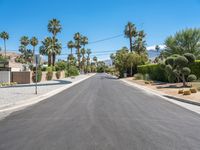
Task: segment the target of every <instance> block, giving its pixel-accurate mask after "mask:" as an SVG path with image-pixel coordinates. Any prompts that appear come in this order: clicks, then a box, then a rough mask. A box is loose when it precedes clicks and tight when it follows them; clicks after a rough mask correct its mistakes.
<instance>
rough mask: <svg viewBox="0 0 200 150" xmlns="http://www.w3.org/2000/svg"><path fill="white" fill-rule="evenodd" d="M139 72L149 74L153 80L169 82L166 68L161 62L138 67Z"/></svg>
mask: <svg viewBox="0 0 200 150" xmlns="http://www.w3.org/2000/svg"><path fill="white" fill-rule="evenodd" d="M137 70H138V73H141V74H143V75H145V74H149V77H150V79H151V80H156V81H163V82H167V76H166V73H165V70H164V69H162V68H161V66H160V65H159V64H148V65H141V66H138V67H137Z"/></svg>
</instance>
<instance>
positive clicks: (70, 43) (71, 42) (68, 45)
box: [67, 41, 74, 55]
mask: <svg viewBox="0 0 200 150" xmlns="http://www.w3.org/2000/svg"><path fill="white" fill-rule="evenodd" d="M67 47H68V48H69V49H70V50H71V55H72V49H73V48H74V42H73V41H69V42H68V43H67Z"/></svg>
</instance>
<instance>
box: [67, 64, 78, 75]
mask: <svg viewBox="0 0 200 150" xmlns="http://www.w3.org/2000/svg"><path fill="white" fill-rule="evenodd" d="M68 75H69V76H77V75H79V71H78V69H77V67H75V66H70V67H69V69H68Z"/></svg>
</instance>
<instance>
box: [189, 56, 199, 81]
mask: <svg viewBox="0 0 200 150" xmlns="http://www.w3.org/2000/svg"><path fill="white" fill-rule="evenodd" d="M189 68H190V69H191V74H194V75H196V77H197V79H200V60H196V61H195V63H194V64H191V65H190V66H189Z"/></svg>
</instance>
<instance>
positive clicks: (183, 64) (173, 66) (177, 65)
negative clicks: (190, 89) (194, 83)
mask: <svg viewBox="0 0 200 150" xmlns="http://www.w3.org/2000/svg"><path fill="white" fill-rule="evenodd" d="M194 61H195V56H194V55H193V54H190V53H185V54H184V55H183V56H181V55H177V54H176V55H172V56H170V57H168V58H167V59H166V61H165V65H166V66H165V71H166V73H167V74H168V80H169V81H175V80H176V81H177V82H179V81H182V82H183V86H184V87H185V86H187V84H186V77H189V78H188V79H189V80H190V81H191V79H192V77H193V76H194V75H190V73H191V70H190V68H189V67H188V66H189V65H190V64H192V63H194ZM191 76H192V77H191Z"/></svg>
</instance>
